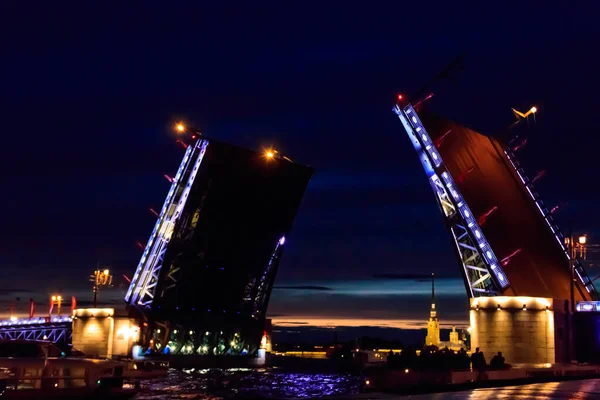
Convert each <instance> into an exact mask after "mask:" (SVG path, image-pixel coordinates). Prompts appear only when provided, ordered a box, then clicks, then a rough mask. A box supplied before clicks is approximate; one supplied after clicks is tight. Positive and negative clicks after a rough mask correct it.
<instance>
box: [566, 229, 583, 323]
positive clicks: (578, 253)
mask: <svg viewBox="0 0 600 400" xmlns="http://www.w3.org/2000/svg"><path fill="white" fill-rule="evenodd" d="M565 242H566V244H567V247H568V248H569V256H570V257H569V269H570V273H571V285H570V291H571V312H575V259H576V258H577V257H581V258H583V259H584V260H585V258H586V255H587V254H586V253H587V252H586V244H587V235H586V234H584V235H581V236H579V237H578V238H577V241H575V238H574V237H573V235H570V236H569V237H568V238H566V239H565Z"/></svg>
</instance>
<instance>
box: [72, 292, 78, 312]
mask: <svg viewBox="0 0 600 400" xmlns="http://www.w3.org/2000/svg"><path fill="white" fill-rule="evenodd" d="M75 307H77V300H76V299H75V296H71V315H73V314H74V313H75Z"/></svg>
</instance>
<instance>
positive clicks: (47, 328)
mask: <svg viewBox="0 0 600 400" xmlns="http://www.w3.org/2000/svg"><path fill="white" fill-rule="evenodd" d="M72 334H73V326H72V324H71V322H64V323H47V324H40V325H24V326H10V327H0V339H2V340H16V339H20V340H48V341H50V342H53V343H64V344H68V343H71V338H72Z"/></svg>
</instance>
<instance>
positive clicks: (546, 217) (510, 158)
mask: <svg viewBox="0 0 600 400" xmlns="http://www.w3.org/2000/svg"><path fill="white" fill-rule="evenodd" d="M504 154H506V158H507V159H508V161H509V162H510V164H511V165H512V167H513V168H514V169H515V171H516V172H517V175H518V176H519V178H520V179H521V181H522V182H523V184H524V186H525V188H526V189H527V191H528V192H529V195H530V196H531V198H532V199H533V202H534V203H535V205H536V206H537V208H538V210H540V213H541V214H542V217H543V218H544V220H545V221H546V224H548V227H549V228H550V231H551V232H552V234H553V235H554V237H555V238H556V241H557V242H558V244H559V246H560V248H561V249H562V250H563V251H564V253H565V256H566V257H567V260H571V256H570V255H569V252H568V251H567V250H566V248H565V245H564V244H563V241H562V240H561V237H564V236H563V235H562V233H561V232H560V229H559V228H558V226H556V229H555V228H554V227H553V226H552V223H551V222H550V218H551V214H550V213H549V212H548V213H546V212H545V211H544V209H543V208H542V207H541V205H540V200H539V199H536V198H535V195H534V194H533V191H532V189H530V186H531V188H533V182H531V181H530V182H529V183H526V181H528V179H527V177H526V176H524V174H523V173H522V172H521V170H520V168H519V167H518V162H517V161H516V157H515V156H514V154H512V152H510V151H509V150H504ZM575 262H576V264H577V265H576V266H575V267H574V269H575V271H576V272H577V276H578V277H579V280H580V281H581V283H582V284H583V285H584V287H585V289H586V290H587V291H588V293H591V290H590V288H589V286H591V287H592V288H593V284H592V282H591V281H589V278H588V281H586V280H585V279H584V278H583V276H582V275H581V273H580V272H579V270H581V271H583V272H584V273H585V270H584V269H583V267H582V266H581V264H580V263H579V261H578V260H576V259H575ZM594 291H595V288H594Z"/></svg>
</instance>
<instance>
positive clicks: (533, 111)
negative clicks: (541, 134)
mask: <svg viewBox="0 0 600 400" xmlns="http://www.w3.org/2000/svg"><path fill="white" fill-rule="evenodd" d="M529 111H531V113H532V114H535V113H536V112H537V107H535V106H534V107H531V110H529Z"/></svg>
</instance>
